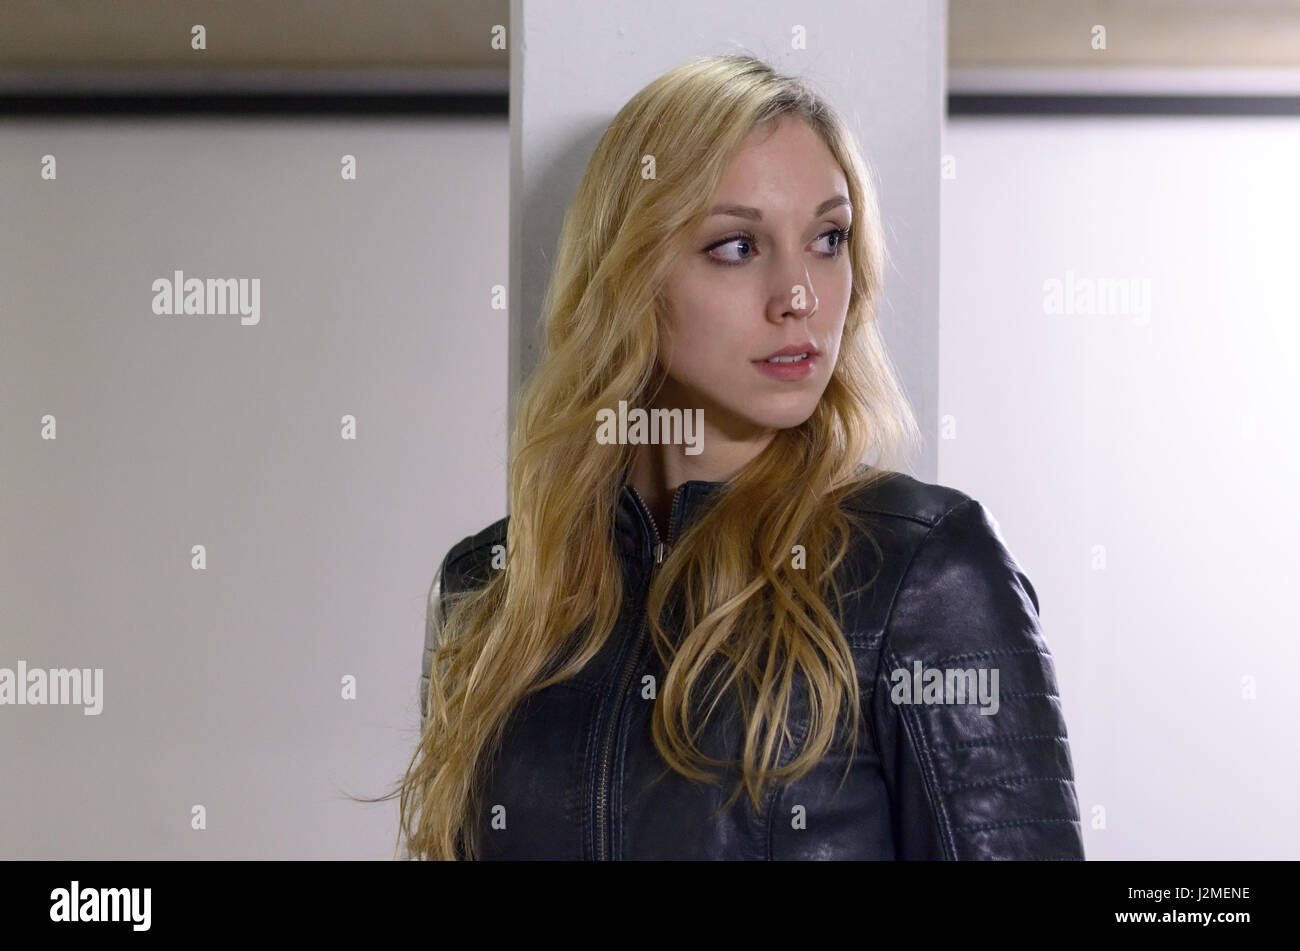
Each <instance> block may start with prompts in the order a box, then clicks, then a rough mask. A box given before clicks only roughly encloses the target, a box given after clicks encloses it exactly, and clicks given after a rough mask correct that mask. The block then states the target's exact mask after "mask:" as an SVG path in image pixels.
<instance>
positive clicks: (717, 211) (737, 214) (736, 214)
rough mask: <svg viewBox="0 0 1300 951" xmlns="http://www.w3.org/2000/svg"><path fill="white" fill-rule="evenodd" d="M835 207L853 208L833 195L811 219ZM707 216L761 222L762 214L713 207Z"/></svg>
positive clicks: (733, 207) (741, 207)
mask: <svg viewBox="0 0 1300 951" xmlns="http://www.w3.org/2000/svg"><path fill="white" fill-rule="evenodd" d="M837 205H848V206H849V208H850V209H852V208H853V206H852V205H851V204H849V200H848V199H847V198H845V197H844V196H843V195H833V196H831V197H830V198H827V199H826V200H825V201H824V202H822V203H821V204H820V205H818V206H817V209H816V210H815V211H814V212H813V217H814V218H816V217H817V216H818V215H824V214H826V212H828V211H830V210H831V209H832V208H834V207H835V206H837ZM709 214H710V215H731V216H732V217H733V218H750V219H752V220H754V221H762V220H763V213H762V212H761V211H759V210H758V209H757V208H751V207H749V206H748V205H714V206H713V207H712V208H710V209H709Z"/></svg>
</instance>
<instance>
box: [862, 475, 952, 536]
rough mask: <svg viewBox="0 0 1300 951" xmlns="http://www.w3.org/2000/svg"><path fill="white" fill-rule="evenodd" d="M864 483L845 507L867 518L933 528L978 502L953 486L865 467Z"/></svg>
mask: <svg viewBox="0 0 1300 951" xmlns="http://www.w3.org/2000/svg"><path fill="white" fill-rule="evenodd" d="M863 478H864V480H865V481H864V482H863V484H862V485H860V486H858V487H857V488H855V489H854V490H853V491H852V492H851V493H850V494H849V495H848V496H846V497H845V499H844V502H843V506H844V507H846V508H849V509H852V510H853V511H855V512H858V513H860V514H864V515H874V516H878V517H880V518H884V519H889V518H896V519H904V520H906V521H910V522H915V523H918V524H920V525H922V526H924V527H926V528H933V527H934V526H935V525H936V524H938V523H939V521H940V520H942V519H943V518H944V517H945V516H947V515H948V514H949V513H951V512H952V511H953V510H954V509H956V508H958V507H959V506H961V505H965V504H966V503H969V502H972V501H974V500H973V499H972V498H971V497H970V496H969V495H967V494H966V493H965V492H962V491H961V490H960V489H955V488H953V487H951V486H947V485H940V484H938V483H933V482H922V481H921V480H920V479H916V478H913V477H912V476H909V475H907V474H906V473H904V472H895V471H893V470H891V469H875V468H870V467H864V469H863Z"/></svg>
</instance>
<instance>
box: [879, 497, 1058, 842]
mask: <svg viewBox="0 0 1300 951" xmlns="http://www.w3.org/2000/svg"><path fill="white" fill-rule="evenodd" d="M871 720H872V725H873V729H874V731H875V738H876V742H877V744H878V749H879V750H880V755H881V760H882V768H883V770H884V772H885V776H886V781H887V784H888V787H889V793H890V808H891V813H892V815H891V819H892V823H893V827H894V837H895V850H896V855H897V857H898V858H900V859H962V860H965V859H1083V858H1084V854H1083V831H1082V824H1081V821H1080V814H1079V805H1078V799H1077V797H1076V793H1075V788H1074V768H1073V763H1072V761H1071V757H1070V747H1069V739H1068V736H1067V734H1066V727H1065V718H1064V715H1063V712H1062V706H1061V698H1060V696H1059V695H1058V689H1057V682H1056V673H1055V669H1054V667H1053V664H1052V658H1051V654H1050V653H1049V652H1048V648H1047V644H1046V642H1045V640H1044V638H1043V634H1042V630H1041V628H1040V625H1039V614H1038V599H1037V595H1036V594H1035V592H1034V589H1033V586H1032V585H1031V584H1030V582H1029V579H1028V578H1027V577H1026V576H1025V574H1024V572H1022V571H1021V569H1020V567H1019V565H1018V564H1017V563H1016V560H1015V558H1014V557H1013V556H1012V554H1011V552H1010V551H1009V550H1008V548H1007V546H1006V545H1005V544H1004V542H1003V540H1002V537H1001V534H1000V532H999V529H998V525H997V522H996V520H995V519H994V518H993V516H992V515H991V514H990V513H989V512H988V511H987V510H986V509H985V508H984V506H983V505H981V504H980V503H979V502H978V501H976V500H974V499H967V500H966V501H963V502H960V503H958V504H956V505H954V506H953V507H952V508H950V509H949V510H948V511H947V512H946V513H944V514H943V515H942V516H941V517H940V518H939V520H938V521H937V522H936V523H935V524H934V525H933V526H932V527H931V528H930V530H929V532H928V534H927V535H926V537H925V539H924V540H923V541H922V542H921V543H920V545H919V547H918V548H917V549H916V551H915V553H914V555H913V557H912V561H911V564H910V565H909V566H908V568H907V569H906V572H905V574H904V576H903V579H902V581H901V583H900V586H899V589H898V591H897V593H896V594H895V599H894V604H893V606H892V608H891V611H890V615H889V620H888V622H887V625H886V627H885V633H884V641H883V644H882V653H881V661H880V667H879V673H878V675H877V680H876V684H875V688H874V691H873V694H872V697H871Z"/></svg>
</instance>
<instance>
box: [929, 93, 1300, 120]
mask: <svg viewBox="0 0 1300 951" xmlns="http://www.w3.org/2000/svg"><path fill="white" fill-rule="evenodd" d="M948 115H950V116H1130V115H1132V116H1295V115H1300V96H1152V95H1140V96H1136V95H1113V96H1098V95H1058V94H1052V95H1020V94H1003V93H949V95H948Z"/></svg>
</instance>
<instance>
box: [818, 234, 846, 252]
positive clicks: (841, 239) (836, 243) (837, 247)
mask: <svg viewBox="0 0 1300 951" xmlns="http://www.w3.org/2000/svg"><path fill="white" fill-rule="evenodd" d="M848 239H849V229H848V228H836V229H835V230H834V231H827V232H826V233H825V234H824V235H822V236H821V237H819V238H818V239H817V240H818V241H827V242H828V243H829V247H830V253H831V254H832V255H836V256H838V255H839V253H840V251H842V250H843V249H844V244H845V242H847V241H848Z"/></svg>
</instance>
